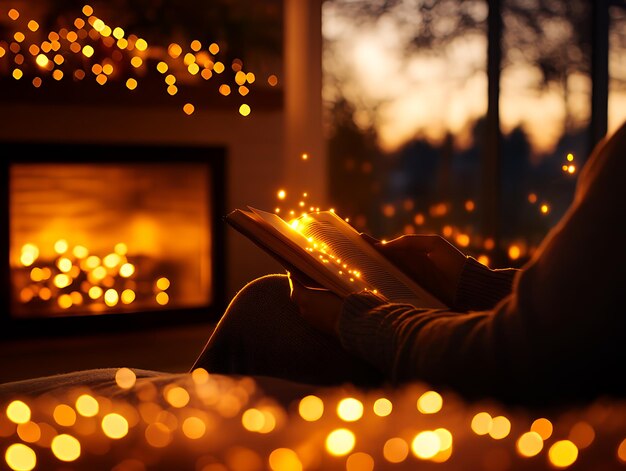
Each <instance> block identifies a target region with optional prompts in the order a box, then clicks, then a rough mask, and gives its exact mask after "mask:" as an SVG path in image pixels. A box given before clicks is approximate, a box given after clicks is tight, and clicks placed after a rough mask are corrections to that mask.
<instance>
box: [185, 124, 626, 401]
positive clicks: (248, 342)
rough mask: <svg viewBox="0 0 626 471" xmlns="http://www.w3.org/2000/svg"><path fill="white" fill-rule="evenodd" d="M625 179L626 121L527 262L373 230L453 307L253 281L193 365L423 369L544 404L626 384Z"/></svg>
mask: <svg viewBox="0 0 626 471" xmlns="http://www.w3.org/2000/svg"><path fill="white" fill-rule="evenodd" d="M625 177H626V123H624V124H622V125H621V127H620V128H619V129H617V131H615V132H614V133H613V134H612V135H611V136H607V137H606V138H605V139H604V140H603V141H602V142H600V143H598V145H596V147H595V148H594V150H593V152H592V154H591V156H590V157H589V159H588V161H587V162H586V163H585V165H584V167H583V169H582V170H581V173H580V176H579V179H578V182H577V187H576V191H575V195H574V199H573V202H572V204H571V205H570V207H569V208H568V210H567V211H566V213H565V214H564V216H563V217H562V218H561V220H560V221H559V222H558V223H557V224H556V225H555V227H553V228H552V229H551V230H550V232H549V233H548V234H547V236H546V237H545V239H544V240H543V241H542V243H541V244H540V246H539V248H538V249H537V250H536V251H535V253H534V254H533V256H532V258H531V259H530V260H529V261H528V262H527V263H525V264H524V266H522V268H520V269H506V268H505V269H490V268H488V267H486V266H484V265H482V264H480V263H479V262H477V261H476V260H475V259H474V258H472V257H470V256H466V255H464V254H463V253H462V252H460V251H459V250H458V249H457V248H456V247H454V246H453V245H452V244H451V243H449V242H448V241H447V240H445V239H444V238H442V237H440V236H437V235H409V236H403V237H400V238H398V239H395V240H393V241H391V242H389V243H386V244H382V243H380V242H378V241H376V240H372V239H371V238H370V237H369V236H367V235H364V237H366V238H368V240H370V242H371V243H373V244H374V246H375V247H376V248H377V249H378V250H380V251H381V252H382V253H383V254H384V255H385V256H387V257H388V258H389V259H390V260H392V261H393V262H395V263H396V264H397V265H398V266H399V267H400V268H402V269H403V270H404V271H405V272H406V273H407V274H409V275H410V276H412V277H413V278H415V279H416V280H417V281H418V282H420V283H422V284H423V285H424V286H425V287H426V288H428V289H429V290H430V291H431V292H433V294H435V295H437V296H438V297H439V298H440V299H442V300H443V301H444V302H445V303H446V305H447V306H449V308H447V309H423V308H419V307H417V306H412V305H408V304H397V303H389V302H387V301H386V300H385V299H384V298H382V297H380V296H378V295H376V294H374V293H372V292H355V293H351V294H349V295H348V296H346V297H345V298H343V299H341V298H339V297H338V296H336V295H335V294H333V293H331V292H329V291H326V290H322V289H318V288H315V287H307V286H305V285H304V284H303V283H301V282H299V281H298V279H297V278H295V277H291V278H289V277H288V276H286V275H279V274H270V275H266V276H263V277H260V278H259V279H256V280H253V281H251V282H250V283H249V284H247V285H246V286H245V287H244V288H242V289H241V291H240V292H239V293H237V294H236V296H235V297H234V298H233V299H232V301H231V303H230V304H229V306H228V308H227V310H226V312H225V314H224V316H223V317H222V318H221V319H220V321H219V322H218V325H217V326H216V328H215V330H214V331H213V334H212V335H211V337H210V338H209V340H208V342H207V344H206V345H205V347H204V349H203V351H202V352H201V354H200V356H199V357H198V359H197V360H196V362H195V364H194V365H193V368H197V367H203V368H205V369H207V370H208V371H212V372H216V373H223V374H232V373H236V374H246V375H261V376H271V377H278V378H285V379H288V380H292V381H296V382H303V383H308V384H318V385H332V384H341V383H353V384H356V385H359V386H374V387H377V386H380V385H384V384H390V385H393V386H396V385H401V384H404V383H406V382H410V381H417V380H419V381H424V382H427V383H428V384H430V385H432V386H433V387H438V388H440V389H449V390H453V391H456V392H458V393H460V394H462V395H464V396H466V397H468V398H483V397H494V398H498V399H501V400H503V401H507V402H516V403H520V402H521V403H525V404H539V405H542V404H551V403H557V404H559V403H561V404H562V403H564V402H567V401H585V400H589V399H592V398H596V397H598V396H601V395H622V394H623V393H624V392H626V381H625V380H624V379H623V375H622V373H621V371H622V370H621V368H622V366H623V365H624V364H625V360H626V315H625V314H624V311H623V310H624V308H623V305H622V303H623V299H624V295H623V293H624V292H625V291H624V283H625V282H626V249H625V248H624V245H623V244H624V241H626V234H625V232H624V219H625V218H626V194H625V188H626V185H625V184H624V178H625Z"/></svg>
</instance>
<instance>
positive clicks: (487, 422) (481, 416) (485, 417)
mask: <svg viewBox="0 0 626 471" xmlns="http://www.w3.org/2000/svg"><path fill="white" fill-rule="evenodd" d="M492 425H493V419H492V418H491V415H490V414H489V413H488V412H479V413H477V414H476V415H475V416H474V417H472V423H471V428H472V430H473V431H474V433H475V434H476V435H487V434H488V433H489V432H490V431H491V427H492Z"/></svg>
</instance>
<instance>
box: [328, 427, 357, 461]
mask: <svg viewBox="0 0 626 471" xmlns="http://www.w3.org/2000/svg"><path fill="white" fill-rule="evenodd" d="M355 444H356V437H355V436H354V433H353V432H352V431H350V430H348V429H346V428H339V429H335V430H333V431H332V432H330V433H329V434H328V436H327V437H326V450H327V451H328V453H330V454H331V455H334V456H343V455H347V454H348V453H350V452H351V451H352V449H353V448H354V445H355Z"/></svg>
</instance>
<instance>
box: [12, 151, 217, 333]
mask: <svg viewBox="0 0 626 471" xmlns="http://www.w3.org/2000/svg"><path fill="white" fill-rule="evenodd" d="M5 148H8V149H9V152H8V154H9V156H10V161H9V163H8V164H7V167H6V168H5V170H4V172H5V178H6V180H7V185H6V188H7V193H6V200H7V201H6V204H5V205H4V207H5V209H6V220H7V224H6V227H7V228H8V230H7V233H6V234H5V238H6V275H5V276H6V278H7V280H8V283H5V286H8V293H7V296H6V297H7V299H8V303H7V306H6V308H7V309H6V310H5V312H7V313H8V316H6V318H5V322H6V323H7V324H8V325H7V327H8V329H7V328H5V329H3V330H4V332H5V334H8V335H14V334H17V333H18V332H19V333H21V334H25V333H26V334H30V335H35V334H37V333H43V334H50V333H57V332H59V333H69V332H70V331H71V332H85V331H86V329H89V328H93V327H94V326H96V327H97V328H107V329H110V328H115V329H127V328H131V327H137V326H145V327H150V326H159V325H162V324H170V325H171V324H180V323H185V322H192V321H196V320H204V321H206V320H209V319H211V318H214V317H215V316H216V315H217V311H218V310H219V311H221V309H222V308H223V303H224V300H223V298H222V294H223V292H224V289H223V288H224V277H225V273H224V268H225V267H224V265H225V264H224V261H223V254H224V234H223V223H222V221H221V216H222V211H223V205H224V195H225V191H224V154H225V151H224V149H222V148H218V147H215V148H214V147H184V146H183V147H171V146H138V145H115V146H112V145H95V144H32V143H13V144H9V145H8V146H5ZM32 156H36V158H33V157H32Z"/></svg>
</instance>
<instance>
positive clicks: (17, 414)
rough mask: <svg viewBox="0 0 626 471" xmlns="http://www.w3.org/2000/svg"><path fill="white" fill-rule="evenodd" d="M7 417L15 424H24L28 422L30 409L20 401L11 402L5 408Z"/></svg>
mask: <svg viewBox="0 0 626 471" xmlns="http://www.w3.org/2000/svg"><path fill="white" fill-rule="evenodd" d="M6 414H7V417H8V418H9V420H10V421H11V422H14V423H16V424H25V423H26V422H28V421H29V420H30V417H31V411H30V407H28V405H27V404H26V403H25V402H24V401H20V400H15V401H11V402H10V403H9V405H8V406H7V408H6Z"/></svg>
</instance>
